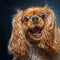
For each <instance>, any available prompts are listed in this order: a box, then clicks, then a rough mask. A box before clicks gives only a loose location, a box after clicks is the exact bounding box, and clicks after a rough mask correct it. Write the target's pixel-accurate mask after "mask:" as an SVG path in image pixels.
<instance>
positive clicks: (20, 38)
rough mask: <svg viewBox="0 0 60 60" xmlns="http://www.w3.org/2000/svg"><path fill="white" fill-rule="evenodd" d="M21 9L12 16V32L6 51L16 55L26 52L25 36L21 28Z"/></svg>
mask: <svg viewBox="0 0 60 60" xmlns="http://www.w3.org/2000/svg"><path fill="white" fill-rule="evenodd" d="M22 15H23V11H22V10H20V11H18V12H17V14H16V15H15V16H14V17H13V21H12V34H11V38H10V40H9V45H8V51H9V52H10V53H12V54H16V55H19V54H20V55H25V53H26V44H27V42H26V38H25V35H24V32H23V29H22V22H21V17H22Z"/></svg>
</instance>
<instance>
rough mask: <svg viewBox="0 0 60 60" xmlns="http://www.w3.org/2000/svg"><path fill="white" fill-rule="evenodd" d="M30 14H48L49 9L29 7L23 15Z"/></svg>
mask: <svg viewBox="0 0 60 60" xmlns="http://www.w3.org/2000/svg"><path fill="white" fill-rule="evenodd" d="M32 12H37V13H39V12H42V13H46V14H49V13H50V8H48V7H30V8H28V9H25V10H24V13H25V14H28V13H32Z"/></svg>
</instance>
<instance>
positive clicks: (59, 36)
mask: <svg viewBox="0 0 60 60" xmlns="http://www.w3.org/2000/svg"><path fill="white" fill-rule="evenodd" d="M50 11H51V16H50V18H49V19H50V21H52V26H51V28H50V29H52V28H53V30H54V40H53V42H52V43H48V44H47V45H48V46H49V47H50V48H51V49H52V50H53V51H54V52H55V53H59V51H60V29H59V27H58V25H57V22H56V16H55V14H54V12H53V11H52V10H50ZM50 21H49V22H50Z"/></svg>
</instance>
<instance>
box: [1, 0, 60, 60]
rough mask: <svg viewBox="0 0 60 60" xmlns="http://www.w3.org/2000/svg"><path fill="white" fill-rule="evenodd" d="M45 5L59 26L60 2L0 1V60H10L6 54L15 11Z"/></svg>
mask: <svg viewBox="0 0 60 60" xmlns="http://www.w3.org/2000/svg"><path fill="white" fill-rule="evenodd" d="M45 4H48V5H49V7H50V8H52V9H53V10H54V12H55V14H56V16H57V23H58V24H59V26H60V0H0V60H12V59H11V58H12V56H11V55H9V54H8V51H7V45H8V41H9V38H10V35H11V29H12V26H11V22H12V15H13V14H15V13H16V10H17V9H19V8H21V9H25V8H27V7H29V6H44V5H45Z"/></svg>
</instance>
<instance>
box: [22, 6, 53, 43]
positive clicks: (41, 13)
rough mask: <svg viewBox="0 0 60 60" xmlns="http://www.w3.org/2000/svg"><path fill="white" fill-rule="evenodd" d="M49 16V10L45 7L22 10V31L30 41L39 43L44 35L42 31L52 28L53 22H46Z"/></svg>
mask: <svg viewBox="0 0 60 60" xmlns="http://www.w3.org/2000/svg"><path fill="white" fill-rule="evenodd" d="M51 14H52V13H51V11H50V10H49V8H46V7H31V8H28V9H26V10H24V12H23V16H22V25H23V30H24V32H25V35H26V36H27V37H28V38H29V39H30V40H31V41H33V42H39V41H40V40H41V39H42V37H43V36H44V35H45V31H44V30H45V29H47V28H48V29H50V28H51V27H52V21H53V20H52V21H49V20H47V19H48V18H49V17H50V15H51ZM51 16H52V15H51ZM50 18H52V17H50ZM50 18H49V19H50ZM50 32H51V31H50ZM46 33H47V32H46Z"/></svg>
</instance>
